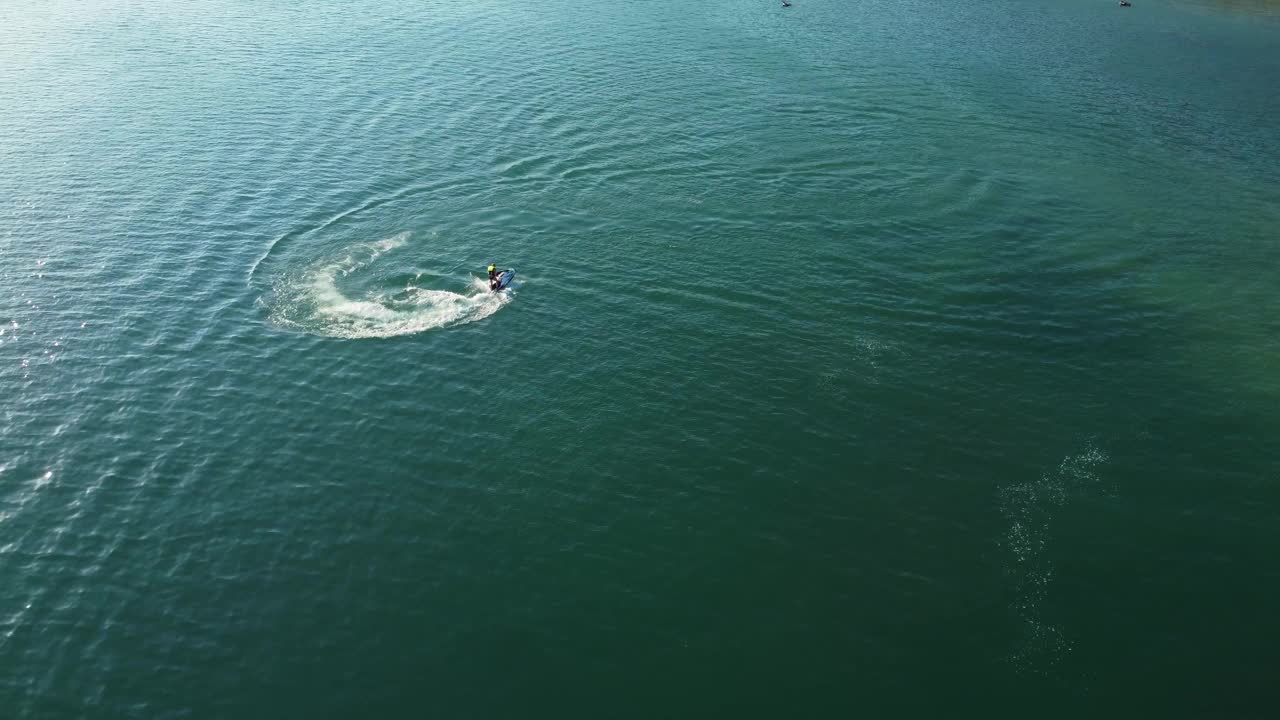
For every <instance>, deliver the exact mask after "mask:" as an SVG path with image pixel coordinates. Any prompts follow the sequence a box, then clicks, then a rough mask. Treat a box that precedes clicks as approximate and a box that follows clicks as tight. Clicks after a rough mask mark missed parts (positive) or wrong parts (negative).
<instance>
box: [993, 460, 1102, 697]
mask: <svg viewBox="0 0 1280 720" xmlns="http://www.w3.org/2000/svg"><path fill="white" fill-rule="evenodd" d="M1106 461H1107V456H1106V454H1105V453H1103V452H1102V451H1101V450H1100V449H1099V448H1098V447H1097V446H1096V445H1094V444H1093V443H1090V444H1088V445H1087V446H1086V447H1085V448H1084V450H1082V451H1081V452H1079V453H1076V454H1074V455H1068V456H1067V457H1065V458H1063V460H1062V462H1061V463H1059V464H1058V466H1057V467H1056V468H1054V469H1053V470H1051V471H1049V472H1046V473H1045V474H1043V475H1041V476H1040V477H1039V478H1038V479H1036V480H1033V481H1029V482H1025V483H1019V484H1016V485H1010V486H1008V487H1005V488H1003V489H1002V490H1001V491H1000V512H1001V514H1002V515H1003V516H1004V517H1005V519H1006V520H1007V521H1008V523H1009V527H1008V530H1006V531H1005V534H1004V539H1003V543H1002V544H1003V546H1004V549H1005V552H1006V553H1007V556H1008V563H1009V564H1008V566H1007V568H1006V570H1007V574H1008V576H1009V579H1010V582H1011V583H1012V584H1013V597H1014V599H1013V605H1012V608H1011V609H1012V610H1013V612H1014V614H1015V615H1016V616H1017V618H1018V621H1019V624H1020V632H1021V637H1020V639H1019V641H1018V645H1017V647H1015V648H1014V650H1013V651H1012V652H1011V654H1010V657H1009V659H1010V661H1011V662H1012V663H1013V665H1014V666H1015V668H1016V669H1017V670H1018V671H1019V672H1024V673H1031V674H1040V675H1044V674H1047V673H1049V672H1050V671H1051V670H1052V669H1053V668H1054V667H1056V666H1057V665H1058V664H1059V663H1060V662H1061V661H1062V659H1063V658H1064V657H1066V655H1067V654H1068V653H1069V652H1070V651H1071V649H1072V642H1071V639H1070V638H1069V637H1068V635H1067V634H1066V633H1065V632H1064V631H1063V629H1062V628H1061V627H1060V626H1059V625H1057V624H1055V623H1054V622H1053V621H1052V619H1051V618H1047V617H1045V612H1044V609H1043V608H1044V603H1045V601H1046V599H1047V598H1048V597H1049V592H1050V590H1051V589H1052V586H1053V581H1054V572H1055V571H1054V566H1053V561H1052V559H1051V558H1050V553H1049V549H1050V546H1051V542H1052V540H1053V520H1054V517H1055V516H1056V515H1057V512H1058V511H1059V510H1060V509H1061V508H1062V507H1064V506H1065V505H1066V504H1067V503H1069V502H1070V501H1071V498H1072V497H1074V496H1077V495H1078V494H1080V493H1082V492H1086V491H1089V490H1091V489H1093V488H1096V487H1097V486H1098V484H1099V479H1098V474H1097V469H1098V467H1099V466H1100V465H1102V464H1103V463H1104V462H1106Z"/></svg>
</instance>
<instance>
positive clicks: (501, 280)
mask: <svg viewBox="0 0 1280 720" xmlns="http://www.w3.org/2000/svg"><path fill="white" fill-rule="evenodd" d="M515 278H516V271H515V270H514V269H513V268H507V269H506V270H503V271H502V272H500V273H498V281H497V282H496V283H494V284H493V286H492V287H490V288H489V289H490V290H491V291H493V292H498V291H499V290H502V289H503V288H505V287H506V286H508V285H510V284H511V281H512V280H514V279H515Z"/></svg>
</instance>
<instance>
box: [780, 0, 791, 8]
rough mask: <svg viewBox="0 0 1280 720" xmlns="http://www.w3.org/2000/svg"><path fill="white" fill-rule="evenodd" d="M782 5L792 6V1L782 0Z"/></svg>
mask: <svg viewBox="0 0 1280 720" xmlns="http://www.w3.org/2000/svg"><path fill="white" fill-rule="evenodd" d="M782 7H791V3H789V2H787V0H782Z"/></svg>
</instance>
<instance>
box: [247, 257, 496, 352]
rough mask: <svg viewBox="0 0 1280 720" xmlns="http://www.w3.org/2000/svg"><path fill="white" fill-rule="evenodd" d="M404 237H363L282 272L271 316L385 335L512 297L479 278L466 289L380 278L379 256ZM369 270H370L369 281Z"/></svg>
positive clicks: (320, 331)
mask: <svg viewBox="0 0 1280 720" xmlns="http://www.w3.org/2000/svg"><path fill="white" fill-rule="evenodd" d="M408 241H409V233H407V232H404V233H400V234H398V235H395V236H392V237H390V238H386V239H384V240H379V241H377V242H372V243H361V244H358V245H354V246H352V247H349V248H346V249H344V250H343V251H342V252H341V253H340V256H339V257H337V258H336V259H334V258H330V259H326V260H322V261H320V262H317V263H314V264H312V265H311V266H309V267H307V268H305V269H304V270H302V271H301V272H298V273H290V274H286V275H284V276H282V277H281V278H280V279H279V280H278V281H277V282H276V284H275V288H274V290H275V292H274V299H273V301H272V303H271V315H270V319H271V322H273V323H275V324H276V325H279V326H281V327H288V328H293V329H297V330H301V331H303V332H308V333H312V334H315V335H323V336H326V337H337V338H376V337H382V338H385V337H395V336H397V335H412V334H414V333H420V332H423V331H425V330H431V329H434V328H441V327H448V326H451V325H462V324H465V323H470V322H475V321H476V320H482V319H484V318H487V317H489V316H490V315H492V314H494V313H495V312H497V311H498V310H499V309H501V308H502V306H503V305H505V304H506V303H507V302H508V301H509V300H510V297H511V295H510V293H509V292H498V293H493V292H490V291H489V287H488V284H487V283H486V282H485V281H484V280H482V279H479V278H473V279H472V280H471V287H470V290H469V291H468V292H465V293H464V292H453V291H449V290H432V289H426V288H419V287H416V286H415V285H414V282H410V283H409V284H408V285H406V286H402V287H398V288H395V289H389V288H387V287H386V286H385V285H383V284H379V283H378V282H377V278H376V273H375V271H376V270H377V268H378V267H379V266H380V263H379V262H378V260H379V259H380V258H382V257H383V256H385V255H387V254H388V253H391V252H393V251H395V250H397V249H399V248H402V247H404V246H405V245H406V244H407V243H408ZM367 275H374V279H373V282H372V285H369V284H368V283H369V281H368V280H367V279H366V277H365V276H367ZM362 281H364V282H363V283H362Z"/></svg>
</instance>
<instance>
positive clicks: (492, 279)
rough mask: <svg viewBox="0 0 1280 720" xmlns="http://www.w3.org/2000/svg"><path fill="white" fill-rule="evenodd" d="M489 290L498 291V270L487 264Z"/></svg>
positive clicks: (491, 264)
mask: <svg viewBox="0 0 1280 720" xmlns="http://www.w3.org/2000/svg"><path fill="white" fill-rule="evenodd" d="M489 289H490V290H497V289H498V268H496V267H494V265H493V263H489Z"/></svg>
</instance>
